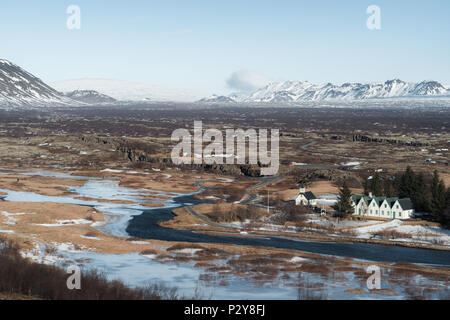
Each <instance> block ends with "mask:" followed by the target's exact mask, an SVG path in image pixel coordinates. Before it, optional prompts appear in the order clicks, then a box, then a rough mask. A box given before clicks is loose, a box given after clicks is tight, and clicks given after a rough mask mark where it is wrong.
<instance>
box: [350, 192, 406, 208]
mask: <svg viewBox="0 0 450 320" xmlns="http://www.w3.org/2000/svg"><path fill="white" fill-rule="evenodd" d="M352 199H353V201H354V202H355V203H356V204H358V203H359V201H360V200H361V199H363V200H364V201H365V202H366V203H367V204H370V203H371V202H372V201H373V200H375V202H376V203H377V204H378V206H379V207H380V206H381V205H382V204H383V202H384V201H385V200H386V202H387V204H388V205H389V208H392V207H393V206H394V204H395V202H397V201H398V203H399V204H400V206H401V207H402V209H403V210H412V209H414V205H413V203H412V201H411V199H409V198H405V199H399V198H397V197H392V198H386V197H372V198H371V197H368V196H361V195H353V196H352Z"/></svg>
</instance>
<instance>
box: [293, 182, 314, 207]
mask: <svg viewBox="0 0 450 320" xmlns="http://www.w3.org/2000/svg"><path fill="white" fill-rule="evenodd" d="M294 199H295V205H297V206H300V205H302V206H313V207H314V206H316V205H317V198H316V196H315V195H314V193H312V192H311V191H306V187H305V185H304V184H302V185H301V186H300V192H299V194H297V195H296V196H295V198H294Z"/></svg>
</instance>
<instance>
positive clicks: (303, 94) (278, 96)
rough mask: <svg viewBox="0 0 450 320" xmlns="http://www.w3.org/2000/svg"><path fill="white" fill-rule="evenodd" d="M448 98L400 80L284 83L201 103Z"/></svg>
mask: <svg viewBox="0 0 450 320" xmlns="http://www.w3.org/2000/svg"><path fill="white" fill-rule="evenodd" d="M447 95H450V90H449V88H447V87H444V86H443V85H442V84H440V83H439V82H437V81H422V82H420V83H409V82H404V81H402V80H399V79H394V80H388V81H386V82H382V83H366V84H362V83H344V84H343V85H340V86H338V85H334V84H332V83H327V84H322V85H316V84H312V83H310V82H308V81H303V82H302V81H284V82H275V83H270V84H268V85H266V86H265V87H263V88H261V89H258V90H256V91H254V92H252V93H250V94H248V95H237V94H232V95H229V96H213V97H211V98H208V99H203V100H200V102H209V103H211V102H217V103H220V102H223V101H226V100H227V99H228V100H230V101H234V102H249V103H252V102H253V103H254V102H264V103H281V102H303V101H324V100H344V101H351V100H366V99H381V98H404V97H408V98H414V97H437V96H447Z"/></svg>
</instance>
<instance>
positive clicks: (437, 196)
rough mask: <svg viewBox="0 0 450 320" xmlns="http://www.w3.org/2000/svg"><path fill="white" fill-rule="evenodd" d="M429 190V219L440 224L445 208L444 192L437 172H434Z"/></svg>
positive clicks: (442, 183) (443, 185)
mask: <svg viewBox="0 0 450 320" xmlns="http://www.w3.org/2000/svg"><path fill="white" fill-rule="evenodd" d="M430 190H431V202H430V213H431V219H432V220H433V221H436V222H442V220H443V216H444V211H445V209H446V206H447V203H446V190H445V184H444V181H443V180H442V179H440V178H439V174H438V172H437V170H436V171H434V174H433V180H432V182H431V187H430Z"/></svg>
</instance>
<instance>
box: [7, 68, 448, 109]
mask: <svg viewBox="0 0 450 320" xmlns="http://www.w3.org/2000/svg"><path fill="white" fill-rule="evenodd" d="M442 96H446V97H449V96H450V88H449V87H445V86H443V85H442V84H440V83H439V82H437V81H422V82H420V83H410V82H404V81H402V80H398V79H395V80H389V81H386V82H382V83H367V84H362V83H345V84H343V85H334V84H331V83H327V84H321V85H316V84H312V83H310V82H307V81H303V82H302V81H284V82H275V83H270V84H268V85H266V86H265V87H263V88H261V89H258V90H256V91H254V92H252V93H245V94H244V93H234V94H230V95H228V96H225V95H213V96H211V97H208V98H203V99H201V97H200V96H199V95H198V94H191V93H187V92H183V91H179V90H174V89H167V88H163V87H158V86H152V85H146V84H141V83H137V82H128V81H120V80H108V79H79V80H70V81H62V82H57V83H53V84H52V86H49V85H47V84H46V83H44V82H43V81H42V80H41V79H39V78H37V77H36V76H34V75H32V74H31V73H29V72H27V71H25V70H24V69H22V68H21V67H19V66H17V65H15V64H13V63H11V62H10V61H8V60H0V107H18V106H29V107H47V106H82V105H92V104H119V103H124V102H132V103H134V102H198V103H220V104H233V103H249V104H251V103H267V104H276V103H296V102H305V101H336V100H337V101H362V100H369V99H383V98H390V99H392V98H404V97H407V98H415V97H442Z"/></svg>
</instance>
